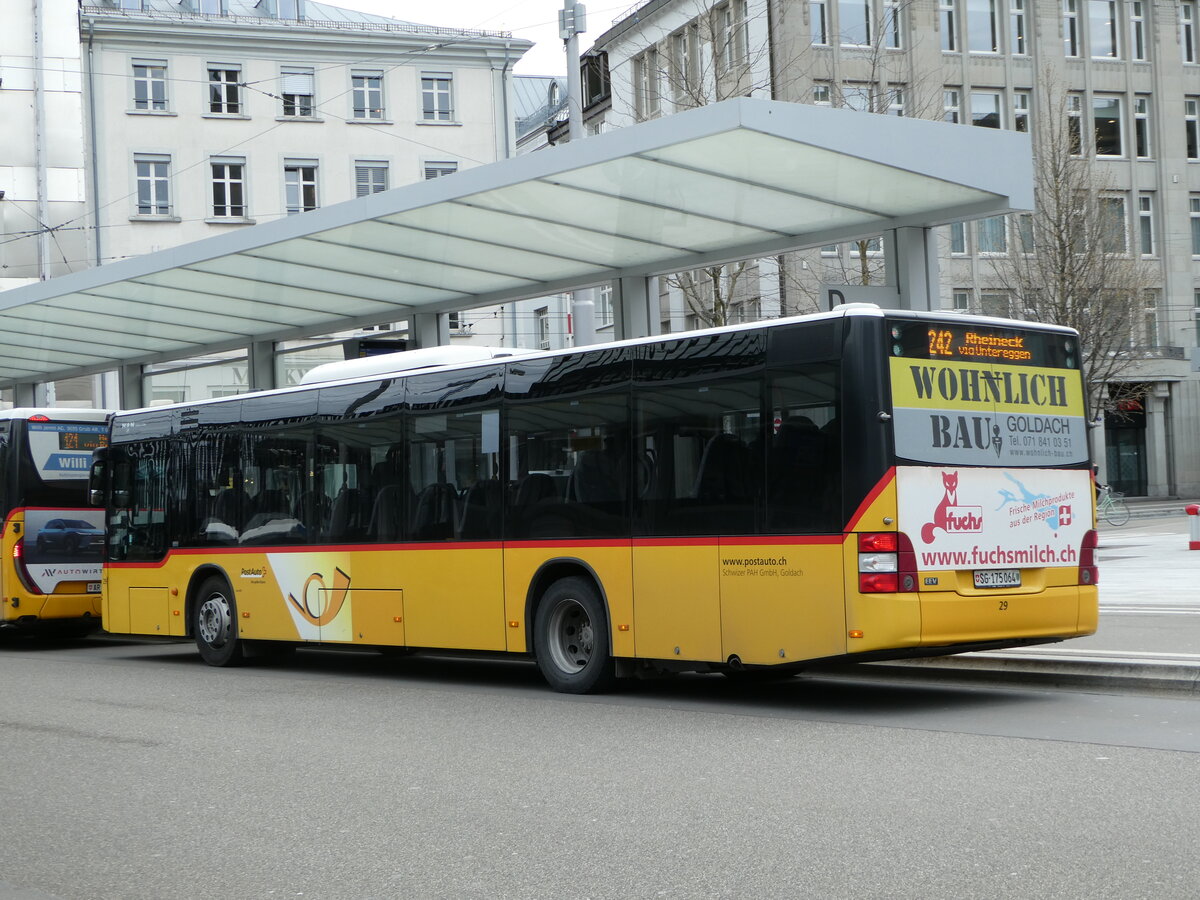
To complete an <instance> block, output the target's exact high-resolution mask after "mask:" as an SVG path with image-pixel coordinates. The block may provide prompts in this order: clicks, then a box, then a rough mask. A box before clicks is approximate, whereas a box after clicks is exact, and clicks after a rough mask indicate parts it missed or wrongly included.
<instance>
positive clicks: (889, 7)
mask: <svg viewBox="0 0 1200 900" xmlns="http://www.w3.org/2000/svg"><path fill="white" fill-rule="evenodd" d="M900 3H901V0H883V30H884V31H885V32H886V33H887V46H888V49H890V50H899V49H901V46H902V44H901V41H902V40H903V36H904V32H903V30H902V29H901V27H900Z"/></svg>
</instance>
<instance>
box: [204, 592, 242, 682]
mask: <svg viewBox="0 0 1200 900" xmlns="http://www.w3.org/2000/svg"><path fill="white" fill-rule="evenodd" d="M193 610H194V612H193V613H192V633H193V634H194V635H195V637H196V647H197V648H198V649H199V650H200V658H201V659H203V660H204V661H205V662H206V663H208V664H209V665H210V666H236V665H238V664H239V663H241V661H242V658H243V653H242V643H241V641H239V640H238V634H237V605H236V603H235V602H234V599H233V591H231V590H230V589H229V585H228V584H226V582H225V580H224V579H222V578H210V579H208V580H207V581H206V582H204V584H202V585H201V586H200V591H199V593H198V594H197V595H196V603H195V605H194V606H193Z"/></svg>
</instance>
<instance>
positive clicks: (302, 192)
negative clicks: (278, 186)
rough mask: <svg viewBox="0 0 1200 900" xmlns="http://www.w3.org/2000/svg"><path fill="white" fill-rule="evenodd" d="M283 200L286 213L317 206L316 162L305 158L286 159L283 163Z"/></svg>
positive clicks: (291, 213)
mask: <svg viewBox="0 0 1200 900" xmlns="http://www.w3.org/2000/svg"><path fill="white" fill-rule="evenodd" d="M283 188H284V202H285V204H286V206H287V214H288V215H289V216H294V215H296V213H302V212H308V211H309V210H310V209H316V208H317V164H316V163H315V162H309V161H306V160H286V161H285V162H284V164H283Z"/></svg>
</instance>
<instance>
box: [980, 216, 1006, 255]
mask: <svg viewBox="0 0 1200 900" xmlns="http://www.w3.org/2000/svg"><path fill="white" fill-rule="evenodd" d="M1005 224H1006V220H1005V218H1004V216H989V217H988V218H986V219H980V220H979V221H978V222H977V223H976V224H975V240H976V241H977V246H978V248H979V252H980V253H992V254H1001V253H1007V252H1008V232H1007V229H1006V228H1005Z"/></svg>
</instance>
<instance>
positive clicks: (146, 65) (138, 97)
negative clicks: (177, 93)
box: [133, 59, 167, 112]
mask: <svg viewBox="0 0 1200 900" xmlns="http://www.w3.org/2000/svg"><path fill="white" fill-rule="evenodd" d="M133 108H134V109H145V110H152V111H157V112H163V111H165V110H166V108H167V63H166V60H161V59H154V60H151V59H135V60H134V61H133Z"/></svg>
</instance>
